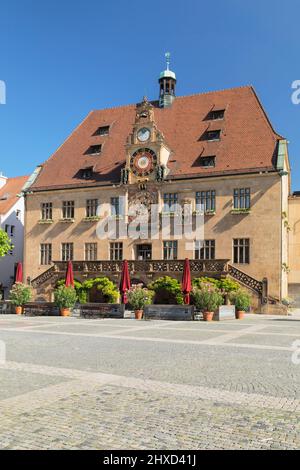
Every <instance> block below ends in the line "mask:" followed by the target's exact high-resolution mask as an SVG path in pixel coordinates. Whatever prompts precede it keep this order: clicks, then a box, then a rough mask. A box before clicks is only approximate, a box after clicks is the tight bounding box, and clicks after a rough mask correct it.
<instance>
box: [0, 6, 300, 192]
mask: <svg viewBox="0 0 300 470" xmlns="http://www.w3.org/2000/svg"><path fill="white" fill-rule="evenodd" d="M299 14H300V2H299V1H298V0H286V1H285V2H283V1H282V0H272V1H271V0H260V1H259V0H251V1H250V0H243V1H242V0H214V1H213V2H208V1H207V0H205V1H204V0H184V1H182V0H180V1H179V0H172V1H171V2H170V1H169V2H163V1H161V0H151V2H142V1H138V0H128V1H125V0H124V1H122V0H110V1H104V0H98V1H97V0H85V1H82V0H72V1H71V0H60V1H58V0H51V1H38V0H19V1H16V0H1V3H0V51H1V53H0V80H3V81H5V83H6V86H7V103H6V105H0V171H1V170H2V171H3V172H4V173H5V174H6V175H8V176H15V175H20V174H26V173H31V172H32V171H33V169H34V168H35V166H36V165H37V164H39V163H41V162H43V161H44V160H45V159H46V158H48V157H49V156H50V155H51V153H52V152H53V151H55V149H56V148H57V147H58V146H59V145H60V144H61V143H62V142H63V141H64V140H65V138H66V137H67V136H68V135H69V133H70V132H71V131H72V130H73V129H74V127H76V126H77V125H78V123H79V122H80V121H81V120H82V119H83V118H84V117H85V116H86V114H87V113H88V112H89V111H90V110H91V109H100V108H103V107H110V106H115V105H121V104H127V103H132V102H137V101H139V100H140V99H141V98H142V96H143V95H144V94H147V96H148V97H149V98H150V99H156V98H157V95H158V85H157V78H158V75H159V72H160V71H161V70H162V69H163V68H164V52H165V51H168V50H170V51H171V53H172V68H173V69H174V70H175V71H176V74H177V78H178V85H177V94H178V95H186V94H191V93H199V92H202V91H203V92H205V91H208V90H217V89H223V88H229V87H234V86H240V85H246V84H253V85H254V87H255V89H256V91H257V93H258V95H259V97H260V99H261V100H262V102H263V104H264V106H265V109H266V111H267V113H268V115H269V117H270V119H271V121H272V123H273V125H274V127H275V129H276V130H277V131H278V132H279V133H280V134H282V135H284V136H285V137H286V138H287V139H288V140H289V141H290V159H291V165H292V169H293V189H294V190H296V189H299V190H300V159H299V154H300V133H299V124H300V104H299V105H297V106H296V105H294V104H292V101H291V94H292V89H291V84H292V82H293V81H294V80H297V79H300V70H299V25H298V22H299Z"/></svg>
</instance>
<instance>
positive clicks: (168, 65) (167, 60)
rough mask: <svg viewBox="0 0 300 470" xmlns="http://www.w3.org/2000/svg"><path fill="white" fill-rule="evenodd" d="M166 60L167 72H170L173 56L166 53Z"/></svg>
mask: <svg viewBox="0 0 300 470" xmlns="http://www.w3.org/2000/svg"><path fill="white" fill-rule="evenodd" d="M165 58H166V62H167V70H169V67H170V59H171V54H170V52H166V53H165Z"/></svg>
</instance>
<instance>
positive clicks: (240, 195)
mask: <svg viewBox="0 0 300 470" xmlns="http://www.w3.org/2000/svg"><path fill="white" fill-rule="evenodd" d="M233 207H234V209H250V188H239V189H234V190H233Z"/></svg>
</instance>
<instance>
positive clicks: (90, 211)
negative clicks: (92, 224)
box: [86, 199, 98, 217]
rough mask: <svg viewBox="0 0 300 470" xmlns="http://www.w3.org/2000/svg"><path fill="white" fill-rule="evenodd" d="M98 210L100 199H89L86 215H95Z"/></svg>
mask: <svg viewBox="0 0 300 470" xmlns="http://www.w3.org/2000/svg"><path fill="white" fill-rule="evenodd" d="M97 211H98V199H87V201H86V217H95V216H96V215H97Z"/></svg>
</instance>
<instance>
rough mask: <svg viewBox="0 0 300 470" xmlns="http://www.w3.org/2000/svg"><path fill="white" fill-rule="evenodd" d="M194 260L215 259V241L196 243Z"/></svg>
mask: <svg viewBox="0 0 300 470" xmlns="http://www.w3.org/2000/svg"><path fill="white" fill-rule="evenodd" d="M195 259H203V260H206V259H215V240H204V241H203V243H201V242H200V241H199V242H198V241H196V242H195Z"/></svg>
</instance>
